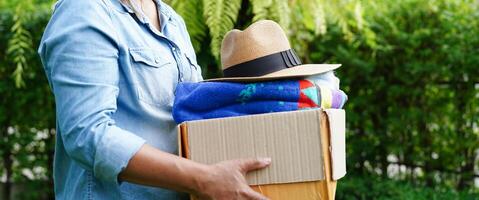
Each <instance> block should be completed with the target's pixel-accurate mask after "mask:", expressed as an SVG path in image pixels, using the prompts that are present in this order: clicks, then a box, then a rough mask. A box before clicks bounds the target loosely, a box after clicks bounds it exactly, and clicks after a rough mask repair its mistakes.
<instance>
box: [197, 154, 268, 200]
mask: <svg viewBox="0 0 479 200" xmlns="http://www.w3.org/2000/svg"><path fill="white" fill-rule="evenodd" d="M270 163H271V159H270V158H259V159H240V160H230V161H223V162H220V163H217V164H215V165H210V166H208V167H207V169H206V173H204V174H201V175H199V180H198V186H199V188H198V189H197V191H196V192H197V194H196V196H197V197H198V198H199V199H200V200H204V199H205V200H206V199H214V200H232V199H234V200H237V199H238V200H239V199H244V200H264V199H267V198H266V197H264V196H263V195H261V194H259V193H257V192H256V191H254V190H253V189H251V188H250V187H249V186H248V183H247V182H246V179H245V176H246V173H248V172H250V171H254V170H258V169H262V168H265V167H267V166H268V165H269V164H270Z"/></svg>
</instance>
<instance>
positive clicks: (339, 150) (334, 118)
mask: <svg viewBox="0 0 479 200" xmlns="http://www.w3.org/2000/svg"><path fill="white" fill-rule="evenodd" d="M325 112H326V114H327V115H328V120H329V131H330V140H331V141H330V144H331V147H330V151H331V165H332V174H333V175H332V176H333V177H332V178H333V180H338V179H340V178H342V177H344V176H345V175H346V124H345V123H346V114H345V111H344V110H340V109H326V110H325Z"/></svg>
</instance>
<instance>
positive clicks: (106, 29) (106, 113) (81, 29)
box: [39, 0, 145, 184]
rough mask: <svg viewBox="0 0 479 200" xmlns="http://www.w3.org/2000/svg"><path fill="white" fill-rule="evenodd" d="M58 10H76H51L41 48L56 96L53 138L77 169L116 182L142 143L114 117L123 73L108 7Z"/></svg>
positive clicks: (79, 5) (92, 4)
mask: <svg viewBox="0 0 479 200" xmlns="http://www.w3.org/2000/svg"><path fill="white" fill-rule="evenodd" d="M58 6H73V7H75V10H77V11H78V12H77V13H71V12H60V11H59V12H55V13H54V15H53V17H52V20H51V21H50V23H49V25H48V26H51V27H49V28H48V30H49V32H45V34H44V38H43V39H42V43H41V45H40V49H39V53H40V57H41V58H42V62H43V64H44V67H45V71H46V73H47V77H48V80H49V82H50V85H51V87H52V90H53V93H54V95H55V101H56V110H57V123H58V128H59V130H58V134H59V136H57V137H61V139H62V142H63V144H64V148H65V150H66V152H67V154H68V156H69V157H71V158H72V159H73V160H74V161H75V162H77V163H78V164H79V165H80V166H82V167H83V168H85V169H86V170H90V171H92V172H93V174H94V176H95V177H96V178H97V179H100V180H102V181H106V182H111V183H115V184H118V178H117V177H118V174H119V173H120V172H121V171H122V170H123V169H124V168H125V167H126V166H127V164H128V162H129V160H130V159H131V158H132V157H133V155H134V154H135V153H136V152H137V151H138V150H139V149H140V147H141V146H142V145H143V144H144V143H145V140H144V139H142V138H141V137H139V136H137V135H135V134H133V133H131V132H129V131H127V130H124V129H122V128H120V127H121V126H119V125H117V124H116V123H115V120H113V119H112V115H113V114H114V113H115V112H116V110H117V98H118V95H119V92H120V91H119V87H118V84H119V78H120V73H121V71H120V69H119V65H118V56H119V51H118V48H117V42H116V41H117V38H116V35H115V32H114V28H113V26H112V22H111V19H110V18H109V14H108V12H109V10H108V7H107V6H105V5H103V3H102V2H101V1H90V0H88V1H83V0H81V1H63V3H61V4H60V5H58ZM61 10H66V11H67V10H71V9H61ZM99 19H101V20H99Z"/></svg>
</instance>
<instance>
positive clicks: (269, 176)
mask: <svg viewBox="0 0 479 200" xmlns="http://www.w3.org/2000/svg"><path fill="white" fill-rule="evenodd" d="M321 112H322V110H305V111H295V112H284V113H270V114H260V115H250V116H243V117H233V118H221V119H210V120H199V121H191V122H186V127H187V134H188V149H189V150H188V152H189V153H188V157H189V158H190V159H192V160H194V161H197V162H202V163H205V164H213V163H217V162H220V161H223V160H230V159H237V158H250V157H271V158H272V164H271V166H269V167H268V168H266V169H263V170H260V171H255V172H253V173H249V174H248V175H247V177H246V178H247V181H248V183H249V184H250V185H262V184H274V183H292V182H306V181H317V180H324V179H325V175H324V168H323V166H324V164H323V161H322V156H321V155H322V150H321V137H320V131H321V127H320V123H319V122H320V120H321ZM333 116H334V115H333ZM332 120H335V119H332Z"/></svg>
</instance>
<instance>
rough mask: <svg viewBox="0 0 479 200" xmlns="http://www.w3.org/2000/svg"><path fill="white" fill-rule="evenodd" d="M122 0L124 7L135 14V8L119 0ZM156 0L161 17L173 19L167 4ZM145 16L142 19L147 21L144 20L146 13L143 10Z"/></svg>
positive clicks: (121, 2)
mask: <svg viewBox="0 0 479 200" xmlns="http://www.w3.org/2000/svg"><path fill="white" fill-rule="evenodd" d="M119 1H120V4H121V5H122V6H123V8H125V10H126V11H127V12H129V13H130V14H135V12H134V11H133V8H131V7H130V6H129V5H126V4H125V3H123V1H121V0H119ZM153 1H155V2H156V5H158V10H159V11H160V15H161V16H160V17H161V18H162V19H167V20H171V11H170V10H169V9H168V7H167V5H166V4H165V3H164V2H163V1H161V0H153ZM141 14H142V15H143V16H142V17H141V19H140V20H141V21H142V22H145V20H144V17H145V16H144V14H143V12H142V13H141Z"/></svg>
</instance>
